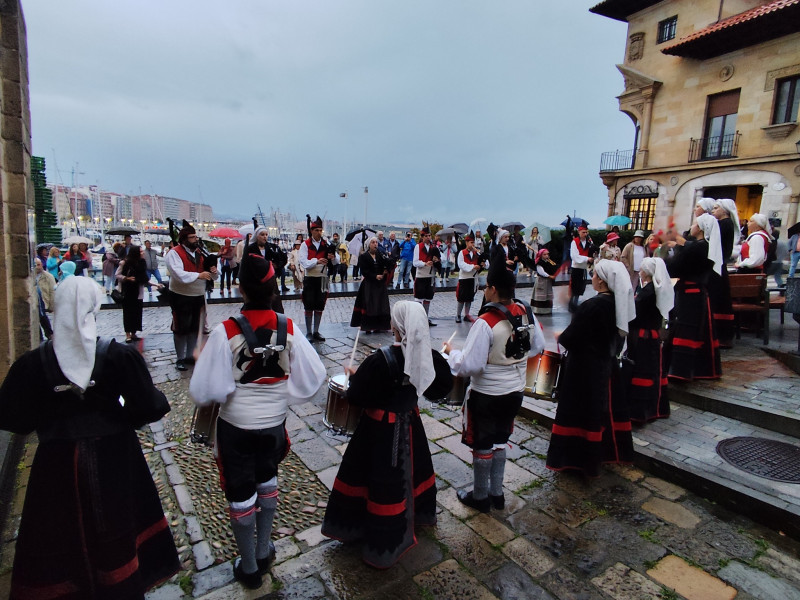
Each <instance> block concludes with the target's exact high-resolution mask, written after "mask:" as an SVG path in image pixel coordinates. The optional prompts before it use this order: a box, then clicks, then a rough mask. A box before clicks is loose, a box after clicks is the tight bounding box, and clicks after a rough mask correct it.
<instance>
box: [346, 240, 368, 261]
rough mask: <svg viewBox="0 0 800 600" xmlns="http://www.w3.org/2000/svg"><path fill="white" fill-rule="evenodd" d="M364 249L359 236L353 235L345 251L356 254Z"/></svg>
mask: <svg viewBox="0 0 800 600" xmlns="http://www.w3.org/2000/svg"><path fill="white" fill-rule="evenodd" d="M363 249H364V245H363V243H362V242H361V238H360V237H358V236H355V237H354V238H353V239H352V240H351V241H350V243H349V244H347V251H348V252H349V253H350V254H353V255H354V256H358V255H359V254H360V253H361V251H362V250H363Z"/></svg>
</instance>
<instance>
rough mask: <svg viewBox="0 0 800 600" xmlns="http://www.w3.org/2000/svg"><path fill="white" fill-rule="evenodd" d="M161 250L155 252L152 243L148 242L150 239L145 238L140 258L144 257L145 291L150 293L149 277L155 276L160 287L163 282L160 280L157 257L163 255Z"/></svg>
mask: <svg viewBox="0 0 800 600" xmlns="http://www.w3.org/2000/svg"><path fill="white" fill-rule="evenodd" d="M163 253H164V252H163V250H162V251H160V252H157V251H156V249H155V248H153V245H152V244H151V243H150V240H146V241H145V243H144V252H143V253H142V258H144V266H145V268H146V269H147V292H148V293H152V291H153V290H152V286H151V285H150V278H151V277H155V278H156V281H157V282H158V286H159V287H161V286H163V285H164V284H163V283H162V282H161V272H160V271H159V270H158V257H159V256H162V255H163Z"/></svg>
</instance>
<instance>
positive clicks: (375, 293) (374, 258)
mask: <svg viewBox="0 0 800 600" xmlns="http://www.w3.org/2000/svg"><path fill="white" fill-rule="evenodd" d="M358 269H359V271H361V275H362V276H363V278H364V279H363V280H362V281H361V285H360V286H358V294H357V295H356V303H355V305H354V306H353V316H352V317H351V318H350V327H361V330H362V331H366V332H367V333H374V332H377V331H388V330H389V328H390V327H391V315H390V314H389V292H388V290H387V289H386V275H387V264H386V259H385V258H384V256H383V254H381V253H380V252H379V251H378V238H376V237H375V236H373V237H371V238H369V241H368V242H367V251H366V252H364V254H362V255H361V256H359V257H358Z"/></svg>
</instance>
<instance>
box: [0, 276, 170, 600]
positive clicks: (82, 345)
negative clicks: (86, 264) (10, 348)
mask: <svg viewBox="0 0 800 600" xmlns="http://www.w3.org/2000/svg"><path fill="white" fill-rule="evenodd" d="M101 294H102V288H101V287H99V286H98V285H97V284H96V283H95V282H94V281H91V280H90V279H88V278H85V277H69V278H67V279H64V280H63V281H62V282H61V283H60V284H59V286H58V288H57V289H56V292H55V317H54V323H53V328H54V333H53V340H52V342H47V343H46V344H45V345H43V346H41V347H39V348H36V349H34V350H31V351H30V352H27V353H25V354H23V355H22V356H21V357H20V358H19V359H18V360H17V361H16V362H15V363H14V364H13V365H12V366H11V369H10V370H9V372H8V375H7V376H6V379H5V381H4V382H3V385H2V387H1V388H0V429H5V430H7V431H12V432H14V433H17V434H20V435H27V434H29V433H31V432H32V431H36V434H37V436H38V448H37V450H36V456H35V458H34V460H33V467H32V468H31V473H30V480H29V481H28V484H27V493H26V494H25V504H24V506H23V508H22V521H21V523H20V527H19V535H18V537H17V541H16V550H15V553H14V570H13V574H12V576H11V596H10V597H11V598H18V599H35V598H65V597H68V598H143V597H144V594H145V592H146V591H147V590H148V589H149V588H151V587H153V586H155V585H157V584H158V583H161V582H162V581H164V580H166V579H168V578H170V577H171V576H172V575H173V574H175V573H176V572H178V570H180V569H181V565H180V562H179V559H178V553H177V551H176V550H175V543H174V542H173V539H172V534H171V533H170V530H169V527H168V525H167V521H166V519H165V518H164V512H163V510H162V508H161V501H160V500H159V497H158V491H157V490H156V486H155V484H154V483H153V479H152V476H151V475H150V470H149V469H148V467H147V462H146V461H145V459H144V456H143V455H142V449H141V447H140V446H139V439H138V438H137V436H136V429H138V428H140V427H143V426H144V425H145V424H146V423H152V422H154V421H158V420H159V419H160V418H161V417H163V416H164V415H165V414H166V413H168V412H169V403H168V402H167V399H166V398H165V397H164V394H162V393H161V392H160V391H159V390H158V389H157V388H156V387H155V386H154V385H153V381H152V379H151V378H150V373H149V372H148V371H147V365H146V364H145V361H144V359H143V358H142V356H141V355H140V354H139V353H138V352H137V351H136V349H135V348H134V347H132V346H126V345H125V344H118V343H117V342H116V341H114V340H113V338H100V339H98V338H97V324H96V322H95V317H96V315H97V313H98V311H99V310H100V305H101V303H102V301H103V300H102V296H101Z"/></svg>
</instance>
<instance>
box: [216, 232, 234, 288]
mask: <svg viewBox="0 0 800 600" xmlns="http://www.w3.org/2000/svg"><path fill="white" fill-rule="evenodd" d="M234 260H236V251H235V249H234V247H233V246H231V239H230V238H225V241H224V242H223V244H222V248H220V249H219V267H220V276H219V293H220V294H222V290H223V289H225V282H226V281H227V282H228V295H230V293H231V276H232V274H233V266H232V263H233V261H234Z"/></svg>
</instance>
